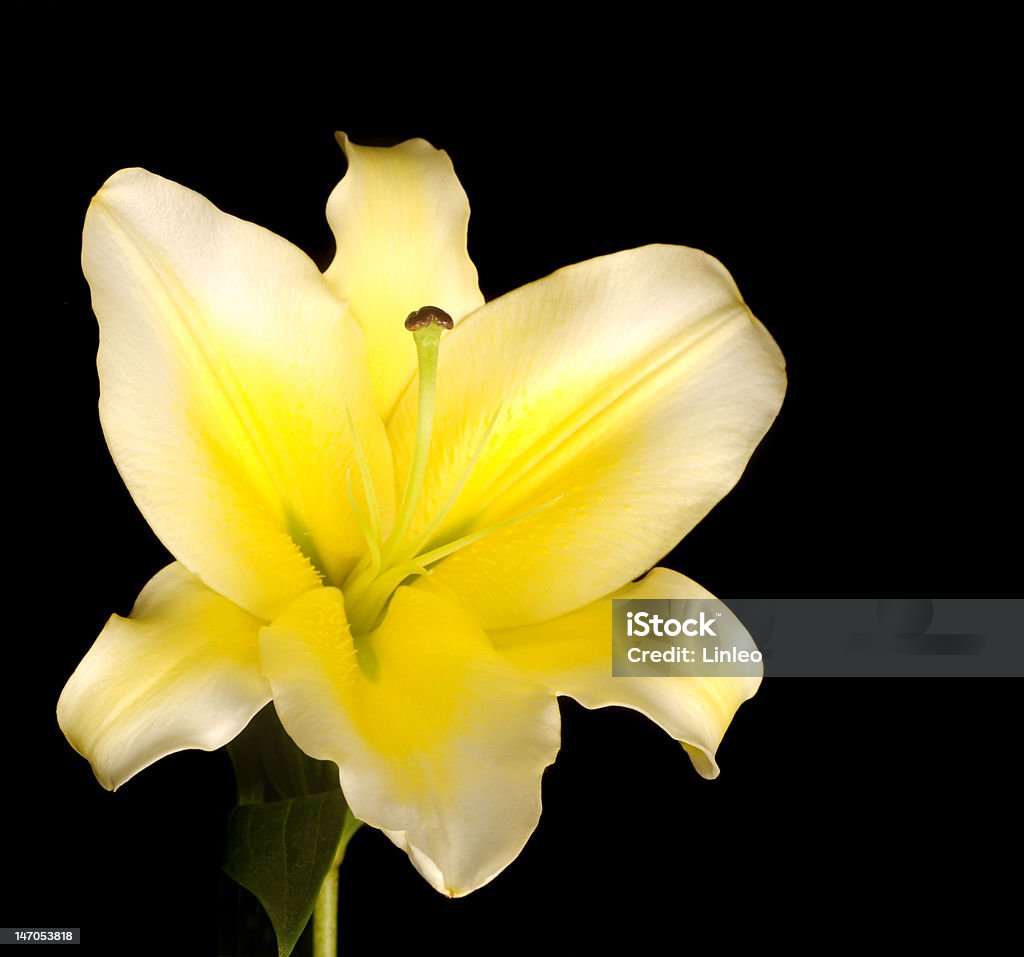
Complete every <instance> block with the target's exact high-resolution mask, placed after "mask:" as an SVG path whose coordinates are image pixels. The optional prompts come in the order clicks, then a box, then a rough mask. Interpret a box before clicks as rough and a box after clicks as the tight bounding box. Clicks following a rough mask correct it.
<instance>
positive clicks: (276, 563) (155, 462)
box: [82, 169, 392, 618]
mask: <svg viewBox="0 0 1024 957" xmlns="http://www.w3.org/2000/svg"><path fill="white" fill-rule="evenodd" d="M82 262H83V268H84V270H85V274H86V277H87V278H88V280H89V284H90V286H91V287H92V296H93V306H94V309H95V311H96V315H97V317H98V319H99V323H100V351H99V372H100V387H101V395H100V414H101V418H102V421H103V428H104V432H105V434H106V438H107V442H108V444H109V446H110V450H111V454H112V455H113V457H114V461H115V462H116V463H117V467H118V469H119V470H120V472H121V475H122V476H123V477H124V480H125V483H126V484H127V485H128V488H129V490H130V491H131V493H132V496H133V497H134V499H135V501H136V503H137V504H138V506H139V508H140V509H141V510H142V512H143V514H144V515H145V517H146V519H147V521H148V522H149V524H150V525H151V526H152V527H153V529H154V531H155V532H156V533H157V534H158V535H159V536H160V538H161V539H162V540H163V542H164V544H165V545H166V546H167V547H168V549H170V551H171V552H172V553H173V554H174V555H175V557H177V558H178V559H179V560H180V561H182V562H183V563H184V564H185V565H186V566H188V567H189V568H190V569H191V570H192V571H193V572H195V573H196V574H198V575H200V576H201V577H202V579H203V580H204V581H205V582H206V583H207V584H208V585H210V586H211V587H212V588H214V589H216V590H217V591H218V592H220V593H221V594H223V595H225V596H227V597H228V598H230V599H231V600H232V601H234V602H236V603H237V604H239V605H241V606H243V607H245V608H247V609H248V610H249V611H251V612H252V613H254V614H257V615H260V616H262V617H265V618H270V617H271V616H272V615H273V614H274V613H275V612H276V610H277V609H278V608H279V607H281V606H282V605H283V604H285V603H287V601H289V600H290V599H291V598H292V597H294V595H296V594H297V593H299V592H301V591H304V590H306V589H308V588H312V587H315V586H316V585H318V584H319V581H320V575H319V574H318V570H317V569H319V571H320V572H322V573H323V574H324V575H326V576H327V578H328V579H330V580H339V579H340V578H341V577H342V576H343V575H344V573H345V571H346V569H347V568H349V567H350V566H351V565H352V564H353V562H354V560H355V558H356V556H357V555H358V553H359V551H360V550H361V540H360V535H359V531H358V526H357V524H356V521H355V518H354V516H353V513H352V511H351V509H350V507H349V505H348V502H347V496H346V474H347V472H349V471H351V472H352V473H353V474H354V475H358V472H357V470H356V465H355V462H354V459H353V441H352V431H351V429H350V426H349V420H348V416H349V415H351V417H352V420H353V421H354V423H355V429H356V431H357V432H358V434H359V437H360V441H361V443H362V445H363V448H364V450H365V452H366V455H367V458H368V459H369V460H370V463H371V471H372V472H373V473H374V474H375V475H376V476H377V477H378V479H379V481H380V485H379V487H378V489H377V495H378V498H379V499H380V500H381V503H382V507H383V508H385V509H390V507H391V495H392V487H391V486H392V483H391V481H390V475H391V463H390V453H389V451H388V449H387V444H386V438H385V436H384V434H383V427H382V425H381V423H380V419H379V416H378V415H377V412H376V409H375V406H374V403H373V398H372V393H371V390H370V385H369V381H368V377H367V372H366V364H365V353H364V346H363V341H362V335H361V334H360V332H359V330H358V328H357V327H356V325H355V323H354V322H353V320H352V319H351V318H350V317H349V316H347V315H346V314H345V310H344V306H343V305H342V304H341V303H339V302H338V300H337V299H336V298H335V297H334V295H333V294H332V293H331V292H330V290H329V289H328V288H327V286H326V285H325V283H324V282H323V278H322V276H321V275H320V273H319V272H318V271H317V269H316V266H315V265H314V264H313V263H312V262H311V261H310V260H309V259H308V258H307V257H306V256H305V255H304V254H303V253H302V252H300V251H299V250H298V249H296V248H295V247H294V246H292V245H291V244H289V243H287V242H286V241H285V240H283V239H281V238H279V237H277V236H275V235H273V234H272V233H270V232H268V231H267V230H265V229H262V228H260V227H258V226H254V225H252V224H251V223H246V222H243V221H242V220H239V219H236V218H234V217H233V216H228V215H226V214H224V213H222V212H220V210H218V209H217V208H216V207H215V206H213V205H212V204H211V203H209V202H208V201H207V200H205V199H204V198H203V197H202V196H200V195H199V194H197V193H194V192H192V191H191V190H187V189H185V188H184V187H181V186H179V185H177V184H176V183H172V182H169V181H167V180H164V179H161V178H160V177H158V176H154V175H152V174H150V173H147V172H146V171H145V170H140V169H135V170H123V171H121V172H120V173H117V174H115V175H114V176H113V177H111V179H110V180H108V182H107V183H106V185H104V187H103V189H102V190H101V191H100V192H99V193H98V194H97V196H96V198H95V199H94V200H93V202H92V205H91V206H90V207H89V213H88V216H87V217H86V222H85V233H84V241H83V252H82ZM354 484H355V485H356V487H357V489H358V488H359V483H358V482H355V483H354Z"/></svg>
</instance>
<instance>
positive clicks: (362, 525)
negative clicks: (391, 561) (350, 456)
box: [345, 472, 380, 575]
mask: <svg viewBox="0 0 1024 957" xmlns="http://www.w3.org/2000/svg"><path fill="white" fill-rule="evenodd" d="M345 492H346V494H347V495H348V504H349V506H350V507H351V509H352V512H353V514H354V515H355V517H356V523H357V524H358V525H359V531H361V532H362V533H363V540H364V541H365V542H366V547H367V549H368V550H369V552H370V572H371V574H373V575H376V574H377V572H379V571H380V538H379V536H377V535H375V534H374V533H373V528H372V527H371V525H370V523H369V522H367V520H366V519H365V518H364V517H363V513H362V511H361V510H360V508H359V503H358V502H357V501H356V497H355V495H354V494H353V492H352V473H351V472H346V473H345Z"/></svg>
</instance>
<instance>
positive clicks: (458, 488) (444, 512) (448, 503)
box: [411, 408, 501, 555]
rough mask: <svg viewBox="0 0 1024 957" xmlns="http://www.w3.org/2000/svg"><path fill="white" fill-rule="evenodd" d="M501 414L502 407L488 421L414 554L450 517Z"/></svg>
mask: <svg viewBox="0 0 1024 957" xmlns="http://www.w3.org/2000/svg"><path fill="white" fill-rule="evenodd" d="M499 415H501V409H500V408H499V409H498V411H497V412H495V413H494V415H493V416H492V417H491V421H490V422H488V423H487V428H486V429H485V430H484V434H483V438H481V439H480V441H479V443H478V444H477V447H476V451H475V452H474V453H473V455H472V456H471V457H470V460H469V462H468V463H467V464H466V467H465V468H464V469H463V470H462V475H460V476H459V479H458V481H457V482H456V483H455V487H454V488H453V489H452V493H451V495H449V496H448V498H446V499H445V501H444V504H443V505H442V506H441V507H440V508H439V509H438V511H437V514H436V515H435V516H434V517H433V518H432V519H431V520H430V522H429V523H428V524H427V527H426V528H425V529H423V531H422V532H420V537H419V538H417V539H416V544H415V545H414V546H413V547H412V549H411V551H412V554H413V555H418V554H419V553H420V552H421V551H423V549H424V548H425V547H426V545H427V543H428V542H429V541H430V537H431V536H432V535H433V534H434V532H436V531H437V529H438V527H439V526H440V524H441V523H442V522H443V521H444V520H445V519H446V518H447V517H448V513H449V512H450V511H451V510H452V508H453V507H454V506H455V503H456V502H457V501H458V499H459V496H460V495H461V494H462V490H463V489H464V488H465V487H466V483H467V482H468V481H469V477H470V475H471V474H472V473H473V469H474V468H476V463H477V462H479V461H480V456H481V455H483V451H484V447H485V446H486V445H487V440H488V439H489V438H490V437H491V432H492V431H493V430H494V423H495V422H497V421H498V416H499Z"/></svg>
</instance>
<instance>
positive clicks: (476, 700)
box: [260, 588, 559, 897]
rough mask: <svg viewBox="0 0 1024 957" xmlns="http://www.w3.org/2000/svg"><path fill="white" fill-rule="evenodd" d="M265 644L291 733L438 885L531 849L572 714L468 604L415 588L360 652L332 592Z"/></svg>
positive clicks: (473, 883)
mask: <svg viewBox="0 0 1024 957" xmlns="http://www.w3.org/2000/svg"><path fill="white" fill-rule="evenodd" d="M260 642H261V655H262V661H263V668H264V672H265V673H266V675H267V676H268V678H269V679H270V683H271V685H272V687H273V691H274V705H275V707H276V708H277V710H278V714H279V715H280V716H281V722H282V724H283V725H284V727H285V730H287V732H288V733H289V735H291V737H292V738H293V739H294V740H295V742H296V743H297V744H298V745H299V747H301V748H302V750H303V751H305V752H306V753H307V754H309V755H311V756H313V757H315V758H323V759H327V760H331V761H334V762H336V763H337V764H338V766H339V767H340V769H341V784H342V788H343V790H344V792H345V799H346V800H347V801H348V803H349V805H350V806H351V808H352V813H353V814H355V815H356V817H358V818H359V819H360V820H362V821H365V822H367V823H368V824H372V825H373V826H375V827H379V828H381V829H383V830H384V831H385V832H386V833H387V834H388V836H389V837H390V838H391V839H392V840H393V841H394V842H395V843H396V844H398V845H399V846H400V847H402V848H404V849H405V850H407V851H408V853H409V856H410V858H411V859H412V862H413V864H414V865H415V866H416V868H417V869H418V870H419V871H420V873H421V874H423V876H424V877H425V878H426V879H427V880H428V881H429V882H430V883H431V884H432V885H433V886H434V887H435V888H436V889H437V890H438V891H440V892H442V893H445V894H449V895H450V896H453V897H457V896H460V895H462V894H467V893H469V892H470V891H472V890H474V889H475V888H477V887H480V886H481V885H482V884H485V883H487V881H489V880H491V878H493V877H494V876H495V875H496V874H498V872H500V871H501V870H502V869H503V868H504V867H505V866H506V865H507V864H509V863H510V862H511V861H512V860H513V859H514V858H515V857H516V856H517V855H518V854H519V852H520V850H522V847H523V845H524V844H525V843H526V840H527V838H528V837H529V836H530V834H531V833H532V832H533V829H534V828H535V827H536V824H537V820H538V818H539V816H540V780H541V775H542V773H543V770H544V768H545V767H546V766H547V765H549V764H550V763H551V762H552V761H553V760H554V758H555V754H556V752H557V750H558V743H559V717H558V708H557V704H556V702H555V698H554V695H553V694H551V693H550V691H548V690H547V689H546V688H545V687H544V685H543V684H541V683H540V682H538V681H536V680H535V679H533V678H531V677H529V676H527V675H526V674H525V673H523V672H522V671H521V670H519V669H518V668H516V667H514V666H512V665H510V664H509V663H508V662H506V661H505V660H504V659H502V658H501V657H500V656H499V655H497V654H496V653H495V651H494V649H493V648H492V647H491V645H490V642H489V641H488V639H487V636H486V635H485V634H484V632H483V631H481V629H480V628H479V626H478V625H477V624H476V623H475V622H474V621H473V620H472V619H471V618H470V617H469V616H468V615H467V614H466V613H465V611H464V610H463V609H461V608H460V607H459V606H458V605H456V604H454V603H452V602H449V601H447V600H445V599H444V598H442V597H440V596H436V595H431V594H427V593H426V592H423V591H419V590H416V589H410V588H401V589H399V590H398V592H396V594H395V596H394V598H393V599H392V602H391V606H390V608H389V610H388V614H387V616H386V618H385V619H384V621H383V623H382V624H381V626H380V627H379V628H378V629H377V630H376V631H375V632H373V633H372V634H370V635H368V636H365V637H363V638H361V639H360V643H361V644H360V649H359V652H358V655H357V651H356V647H355V645H354V644H353V640H352V637H351V635H350V633H349V629H348V624H347V622H346V619H345V608H344V601H343V599H342V596H341V593H340V592H339V591H337V590H336V589H333V588H323V589H318V590H316V591H313V592H309V593H307V594H305V595H303V596H301V597H300V598H299V599H298V600H297V601H295V602H294V603H293V604H292V605H291V606H289V607H288V608H287V609H285V611H284V612H283V613H282V614H281V615H280V617H279V618H277V619H276V620H275V621H274V622H273V623H272V624H271V625H270V626H268V627H267V628H265V629H264V630H263V632H262V633H261V637H260Z"/></svg>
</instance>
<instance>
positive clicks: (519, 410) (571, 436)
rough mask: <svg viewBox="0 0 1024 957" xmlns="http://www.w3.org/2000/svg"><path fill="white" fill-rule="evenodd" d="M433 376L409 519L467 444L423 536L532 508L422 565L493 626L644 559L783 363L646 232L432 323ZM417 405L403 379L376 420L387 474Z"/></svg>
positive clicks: (529, 619)
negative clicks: (452, 320) (384, 416)
mask: <svg viewBox="0 0 1024 957" xmlns="http://www.w3.org/2000/svg"><path fill="white" fill-rule="evenodd" d="M437 381H438V389H437V400H436V401H437V405H436V413H435V425H434V433H433V446H432V451H431V458H430V465H429V468H428V472H427V481H426V487H425V492H424V495H423V498H422V500H421V503H420V507H419V510H418V513H417V519H416V521H415V524H414V527H421V528H422V527H425V526H429V523H430V520H431V517H432V516H433V515H434V514H435V513H436V512H437V511H438V509H439V507H440V506H441V504H442V503H443V502H444V501H445V499H446V498H447V497H448V496H449V494H450V493H451V490H452V489H453V488H454V487H455V486H456V485H457V482H458V481H459V478H460V476H461V475H462V474H463V472H464V471H465V468H466V464H467V462H469V461H470V460H471V459H472V457H473V455H474V453H475V452H476V450H477V449H478V448H480V447H481V445H482V453H481V454H480V456H479V460H478V461H477V463H476V465H475V467H474V468H473V471H472V474H471V475H470V478H469V481H468V482H467V484H466V485H465V488H464V489H463V491H462V493H461V496H460V497H459V499H458V502H457V504H456V505H455V507H454V509H453V510H452V512H451V513H450V515H449V517H448V519H447V520H446V521H445V522H444V524H443V525H442V526H441V528H440V530H439V531H438V532H437V534H436V535H435V536H434V537H433V543H434V544H435V545H441V544H444V543H445V542H449V541H452V540H453V539H458V538H459V537H461V536H465V535H470V534H473V533H475V532H477V531H480V530H482V529H485V528H488V527H492V526H495V525H497V524H499V523H501V522H503V521H507V520H508V519H510V518H514V517H516V516H519V515H523V514H526V513H528V512H530V511H531V510H535V509H538V508H541V511H538V512H536V513H535V514H533V515H531V516H530V517H528V518H526V519H524V520H522V521H519V522H516V523H514V524H512V525H510V526H508V527H507V528H505V529H504V530H502V531H500V532H498V533H497V534H494V535H491V536H488V537H486V538H484V539H482V540H480V541H478V542H476V543H475V544H473V545H471V546H470V547H467V548H465V549H464V550H463V551H460V552H458V553H456V554H454V555H452V556H451V557H448V558H446V559H445V560H444V561H442V562H441V563H440V564H439V565H437V566H436V567H435V568H434V569H433V572H432V577H433V578H434V580H435V581H436V582H437V583H438V584H440V585H442V586H444V587H445V588H447V589H449V590H450V591H451V592H453V593H457V594H459V595H460V600H461V601H464V602H465V604H466V607H467V608H468V609H469V610H470V611H471V612H472V613H473V614H474V616H475V617H476V618H477V620H478V621H480V622H481V623H482V624H483V625H484V626H485V627H487V628H488V629H495V628H509V627H515V626H519V625H526V624H531V623H537V622H541V621H545V620H548V619H550V618H553V617H556V616H558V615H562V614H565V613H567V612H569V611H572V610H573V609H575V608H579V607H581V606H582V605H585V604H587V603H589V602H592V601H594V600H596V599H598V598H600V597H601V596H603V595H607V594H608V593H609V592H611V591H613V590H614V589H616V588H619V587H621V586H622V585H623V584H624V583H625V582H628V581H630V580H631V579H633V578H635V577H637V576H638V575H640V574H642V573H644V572H645V571H646V570H647V569H649V568H650V567H651V566H652V565H654V564H655V563H656V562H657V561H658V560H660V559H661V557H662V556H663V555H665V554H666V553H667V552H668V551H670V550H671V549H672V548H673V547H674V546H675V545H676V544H677V543H678V542H679V540H680V539H681V538H683V537H684V536H685V535H686V533H687V532H689V531H690V529H691V528H693V526H694V525H696V524H697V522H699V521H700V520H701V519H702V518H703V517H704V515H706V514H707V512H708V511H709V510H710V509H711V508H712V507H713V506H714V505H715V503H717V502H718V501H719V500H720V499H721V498H722V497H723V496H724V495H725V494H726V493H727V492H728V491H729V490H730V489H731V488H732V487H733V485H734V484H735V483H736V481H737V480H738V478H739V476H740V474H741V473H742V471H743V469H744V468H745V466H746V463H747V461H748V459H749V458H750V455H751V453H752V452H753V450H754V448H755V446H756V445H757V443H758V442H759V441H760V440H761V438H762V436H763V435H764V434H765V432H766V431H767V429H768V427H769V426H770V424H771V422H772V421H773V419H774V418H775V416H776V414H777V413H778V410H779V407H780V405H781V402H782V397H783V393H784V391H785V384H786V377H785V371H784V363H783V359H782V355H781V354H780V352H779V349H778V347H777V346H776V344H775V342H774V341H773V340H772V338H771V336H770V335H769V334H768V333H767V332H766V331H765V329H764V327H763V326H762V325H761V324H760V323H759V322H758V321H757V320H756V319H755V318H754V317H753V316H752V315H751V314H750V312H749V310H748V309H747V307H746V305H745V304H744V303H743V300H742V299H741V297H740V294H739V292H738V291H737V289H736V286H735V284H734V283H733V281H732V278H731V277H730V275H729V274H728V272H727V271H726V270H725V269H724V267H722V265H721V264H720V263H718V262H717V261H716V260H714V259H712V258H711V257H710V256H708V255H706V254H705V253H702V252H699V251H697V250H693V249H687V248H683V247H676V246H648V247H644V248H642V249H634V250H628V251H626V252H621V253H616V254H614V255H611V256H605V257H602V258H600V259H594V260H590V261H588V262H585V263H581V264H579V265H576V266H570V267H568V268H566V269H562V270H560V271H559V272H556V273H554V274H552V275H551V276H548V277H547V278H545V279H542V280H540V281H538V282H535V283H532V284H531V285H529V286H525V287H523V288H522V289H518V290H516V291H515V292H512V293H509V294H508V295H506V296H504V297H502V298H501V299H498V300H495V301H494V302H491V303H488V304H487V305H486V306H484V307H483V308H482V309H480V310H478V311H477V312H475V313H474V314H473V315H472V316H470V317H469V318H468V319H466V320H465V321H464V322H463V323H462V325H461V326H457V327H456V328H455V330H454V331H453V332H451V333H449V334H448V335H447V336H446V338H445V340H444V342H443V344H442V347H441V354H440V364H439V372H438V380H437ZM415 411H416V395H415V390H414V389H413V388H410V389H409V390H408V391H407V392H406V393H405V395H404V396H403V397H402V400H401V402H400V403H399V406H398V408H397V410H396V412H395V415H394V416H393V417H392V419H391V421H390V423H389V426H388V432H389V436H390V438H391V442H392V446H393V448H394V449H395V470H396V475H404V474H405V473H406V471H407V469H408V461H409V457H410V454H411V450H412V447H413V436H414V432H415ZM489 429H490V432H489V434H488V430H489ZM545 506H546V507H545Z"/></svg>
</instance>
